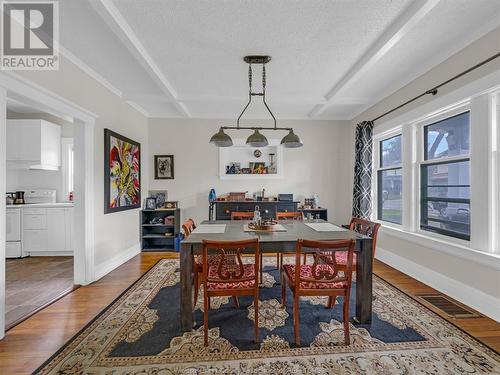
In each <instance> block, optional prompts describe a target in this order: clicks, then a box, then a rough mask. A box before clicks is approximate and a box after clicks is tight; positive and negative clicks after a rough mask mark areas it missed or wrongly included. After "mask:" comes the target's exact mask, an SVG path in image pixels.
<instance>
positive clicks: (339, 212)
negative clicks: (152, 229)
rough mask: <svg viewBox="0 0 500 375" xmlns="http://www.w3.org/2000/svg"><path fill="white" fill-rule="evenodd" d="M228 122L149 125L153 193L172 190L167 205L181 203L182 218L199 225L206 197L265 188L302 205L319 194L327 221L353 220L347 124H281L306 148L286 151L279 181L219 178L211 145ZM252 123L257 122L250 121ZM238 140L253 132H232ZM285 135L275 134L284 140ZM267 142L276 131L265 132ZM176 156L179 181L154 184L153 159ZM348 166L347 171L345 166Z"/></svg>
mask: <svg viewBox="0 0 500 375" xmlns="http://www.w3.org/2000/svg"><path fill="white" fill-rule="evenodd" d="M223 123H224V124H227V123H228V120H175V119H172V120H166V119H150V120H149V148H150V149H149V164H150V172H149V175H150V187H151V189H164V190H168V199H169V200H178V201H179V202H180V207H181V215H182V217H183V218H188V217H192V218H193V219H195V220H196V222H199V221H200V220H204V219H207V218H208V192H209V190H210V189H211V188H214V189H215V191H216V192H217V194H218V195H220V194H224V193H228V192H231V191H248V192H249V193H253V192H255V191H260V190H262V188H265V189H266V195H268V194H269V195H277V194H278V193H293V194H294V198H295V199H300V200H303V199H304V197H311V196H312V194H314V193H318V194H319V198H320V204H321V206H324V207H326V208H328V215H329V219H330V220H332V221H337V222H339V223H344V222H346V220H347V219H348V217H349V214H348V213H347V214H346V210H347V211H348V210H349V207H348V204H346V202H345V199H344V198H345V197H347V196H348V195H349V194H350V192H348V191H347V190H346V184H345V183H344V181H343V180H344V177H343V176H345V174H346V173H345V168H346V163H345V159H346V155H345V149H344V140H345V139H346V136H347V135H348V134H349V132H350V126H349V122H345V121H344V122H342V121H279V126H280V127H281V126H282V127H293V128H294V130H295V133H297V134H298V135H299V136H300V137H301V138H302V141H303V142H304V146H303V147H302V148H296V149H284V152H283V157H284V177H283V178H282V179H277V180H240V181H235V180H226V179H225V180H221V179H219V156H218V155H219V154H218V148H217V147H215V146H213V145H211V144H209V143H208V141H209V140H210V137H211V136H212V135H213V134H214V133H215V132H216V131H217V130H218V128H219V126H220V124H223ZM248 124H255V122H252V121H248ZM228 134H230V135H231V136H232V137H234V138H246V137H247V136H248V135H249V134H250V131H228ZM285 134H286V132H283V131H281V132H276V134H275V135H274V137H275V138H282V137H283V136H284V135H285ZM265 135H266V136H267V137H268V138H272V137H273V132H272V131H267V132H265ZM155 154H156V155H165V154H166V155H169V154H173V155H174V160H175V162H174V165H175V179H173V180H155V179H154V171H153V169H154V163H153V155H155ZM347 167H349V166H347Z"/></svg>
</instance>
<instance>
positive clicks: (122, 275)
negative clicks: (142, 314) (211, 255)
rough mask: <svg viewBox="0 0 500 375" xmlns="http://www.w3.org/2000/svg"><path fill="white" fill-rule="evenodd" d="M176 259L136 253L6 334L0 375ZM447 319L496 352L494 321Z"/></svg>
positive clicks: (16, 370)
mask: <svg viewBox="0 0 500 375" xmlns="http://www.w3.org/2000/svg"><path fill="white" fill-rule="evenodd" d="M176 256H177V254H175V253H141V254H140V255H138V256H136V257H135V258H133V259H132V260H130V261H129V262H127V263H125V264H124V265H122V266H121V267H119V268H117V269H116V270H115V271H113V272H111V273H110V274H109V275H107V276H105V277H104V278H102V279H101V280H99V281H97V282H96V283H94V284H92V285H89V286H85V287H81V288H79V289H78V290H76V291H74V292H73V293H71V294H69V295H67V296H65V297H63V298H61V299H60V300H58V301H57V302H55V303H54V304H52V305H50V306H49V307H47V308H45V309H44V310H42V311H40V312H38V313H37V314H35V315H34V316H32V317H30V318H29V319H27V320H26V321H24V322H22V323H21V324H19V325H18V326H16V327H14V328H13V329H11V330H10V331H8V332H7V334H6V337H5V339H4V340H2V341H0V374H9V375H10V374H27V373H31V372H32V371H33V370H35V369H36V368H37V367H38V366H39V365H40V364H42V363H43V362H44V361H45V360H46V359H47V358H49V357H50V356H51V355H52V354H53V353H54V352H55V351H56V350H57V349H59V348H60V347H61V346H62V345H63V344H64V343H65V342H66V341H67V340H69V339H70V338H71V337H72V336H73V335H75V334H76V333H77V332H78V331H79V330H80V329H81V328H83V326H85V324H87V323H88V322H89V321H90V320H91V319H92V318H93V317H94V316H95V315H97V314H98V313H99V312H100V311H101V310H103V309H104V308H105V307H106V306H108V305H109V304H110V303H111V302H112V301H113V300H114V299H115V298H116V297H117V296H118V295H119V294H120V293H121V292H122V291H123V290H125V289H126V288H127V287H128V286H129V285H130V284H132V283H133V282H134V281H136V280H137V279H138V278H139V277H140V276H141V275H142V274H143V273H145V272H146V271H147V270H148V269H150V268H151V267H152V266H153V265H154V264H155V263H156V262H157V261H158V260H159V259H161V258H172V257H176ZM375 273H376V274H377V275H379V276H381V277H382V278H384V279H385V280H387V281H388V282H390V283H391V284H393V285H395V286H396V287H398V288H399V289H401V290H402V291H403V292H405V293H407V294H409V295H415V294H421V293H432V292H435V291H434V290H433V289H432V288H429V287H428V286H426V285H424V284H422V283H420V282H418V281H416V280H414V279H412V278H411V277H409V276H406V275H404V274H402V273H401V272H399V271H397V270H395V269H393V268H391V267H389V266H387V265H385V264H383V263H381V262H378V261H376V262H375ZM436 312H438V313H440V312H439V311H436ZM441 315H442V316H443V317H445V318H447V317H446V316H445V315H444V314H441ZM447 320H449V321H451V322H453V323H454V324H455V325H457V326H459V327H460V328H462V329H463V330H465V331H466V332H468V333H470V334H471V335H473V336H474V337H476V338H478V339H479V340H481V341H483V342H484V343H485V344H487V345H489V346H491V347H492V348H494V349H495V350H497V351H499V350H500V324H498V323H496V322H494V321H493V320H491V319H488V318H483V317H482V318H472V319H449V318H448V319H447Z"/></svg>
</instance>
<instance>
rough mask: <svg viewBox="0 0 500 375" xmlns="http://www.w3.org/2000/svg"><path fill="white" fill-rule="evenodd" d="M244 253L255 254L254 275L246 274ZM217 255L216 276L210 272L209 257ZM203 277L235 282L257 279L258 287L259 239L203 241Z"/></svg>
mask: <svg viewBox="0 0 500 375" xmlns="http://www.w3.org/2000/svg"><path fill="white" fill-rule="evenodd" d="M243 254H252V255H254V258H255V261H254V264H253V266H254V267H255V268H254V274H253V276H248V275H245V272H244V267H243V261H242V259H241V256H242V255H243ZM209 256H210V257H217V258H218V262H217V263H218V265H217V274H216V275H215V276H214V275H213V274H210V273H209V272H208V265H209V263H208V258H209ZM202 257H203V279H204V280H206V281H208V282H213V283H218V284H221V283H234V282H245V281H250V280H255V285H256V286H257V287H258V285H259V282H258V277H259V261H260V256H259V240H258V238H253V239H250V240H243V241H209V240H204V241H203V255H202Z"/></svg>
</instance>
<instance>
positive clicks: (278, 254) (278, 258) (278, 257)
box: [276, 253, 281, 270]
mask: <svg viewBox="0 0 500 375" xmlns="http://www.w3.org/2000/svg"><path fill="white" fill-rule="evenodd" d="M280 255H281V253H276V269H277V270H279V269H280V267H281V264H280Z"/></svg>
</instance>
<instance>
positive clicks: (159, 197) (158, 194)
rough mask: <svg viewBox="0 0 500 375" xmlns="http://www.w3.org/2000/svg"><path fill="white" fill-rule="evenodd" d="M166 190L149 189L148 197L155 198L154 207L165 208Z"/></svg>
mask: <svg viewBox="0 0 500 375" xmlns="http://www.w3.org/2000/svg"><path fill="white" fill-rule="evenodd" d="M167 195H168V192H167V190H150V191H149V197H151V198H155V199H156V208H165V202H166V201H167Z"/></svg>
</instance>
